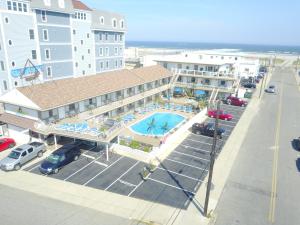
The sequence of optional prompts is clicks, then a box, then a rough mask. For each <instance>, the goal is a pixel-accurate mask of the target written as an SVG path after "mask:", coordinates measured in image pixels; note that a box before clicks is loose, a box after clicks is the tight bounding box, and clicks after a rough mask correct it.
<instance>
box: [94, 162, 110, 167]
mask: <svg viewBox="0 0 300 225" xmlns="http://www.w3.org/2000/svg"><path fill="white" fill-rule="evenodd" d="M94 163H96V164H99V165H101V166H104V167H108V165H107V164H105V163H102V162H99V161H94Z"/></svg>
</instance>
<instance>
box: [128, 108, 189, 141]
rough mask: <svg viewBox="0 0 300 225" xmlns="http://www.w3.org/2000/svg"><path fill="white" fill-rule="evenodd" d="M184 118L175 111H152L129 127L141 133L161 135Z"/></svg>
mask: <svg viewBox="0 0 300 225" xmlns="http://www.w3.org/2000/svg"><path fill="white" fill-rule="evenodd" d="M184 119H185V118H184V117H183V116H180V115H178V114H175V113H154V114H153V115H151V116H149V117H147V118H145V119H143V120H141V121H140V122H138V123H136V124H134V125H132V126H131V129H132V130H133V131H134V132H136V133H138V134H141V135H151V136H163V135H165V134H167V133H168V132H170V130H172V129H174V128H175V127H176V126H178V124H180V123H181V122H182V121H183V120H184Z"/></svg>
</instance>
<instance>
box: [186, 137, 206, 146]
mask: <svg viewBox="0 0 300 225" xmlns="http://www.w3.org/2000/svg"><path fill="white" fill-rule="evenodd" d="M185 141H193V142H197V143H201V144H206V145H212V144H211V143H206V142H203V141H197V140H194V139H190V138H187V139H185Z"/></svg>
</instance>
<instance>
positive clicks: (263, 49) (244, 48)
mask: <svg viewBox="0 0 300 225" xmlns="http://www.w3.org/2000/svg"><path fill="white" fill-rule="evenodd" d="M126 47H140V48H161V49H182V50H212V49H214V50H226V51H231V52H256V53H274V54H292V55H299V54H300V46H283V45H251V44H221V43H192V42H154V41H127V42H126Z"/></svg>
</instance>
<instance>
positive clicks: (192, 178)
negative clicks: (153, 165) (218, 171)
mask: <svg viewBox="0 0 300 225" xmlns="http://www.w3.org/2000/svg"><path fill="white" fill-rule="evenodd" d="M157 169H160V170H165V171H167V172H170V173H174V174H176V175H179V176H182V177H186V178H189V179H191V180H195V181H199V182H201V183H202V182H203V180H200V179H196V178H194V177H190V176H187V175H184V174H181V173H177V172H174V171H172V170H169V169H164V168H162V167H160V166H159V167H157Z"/></svg>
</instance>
